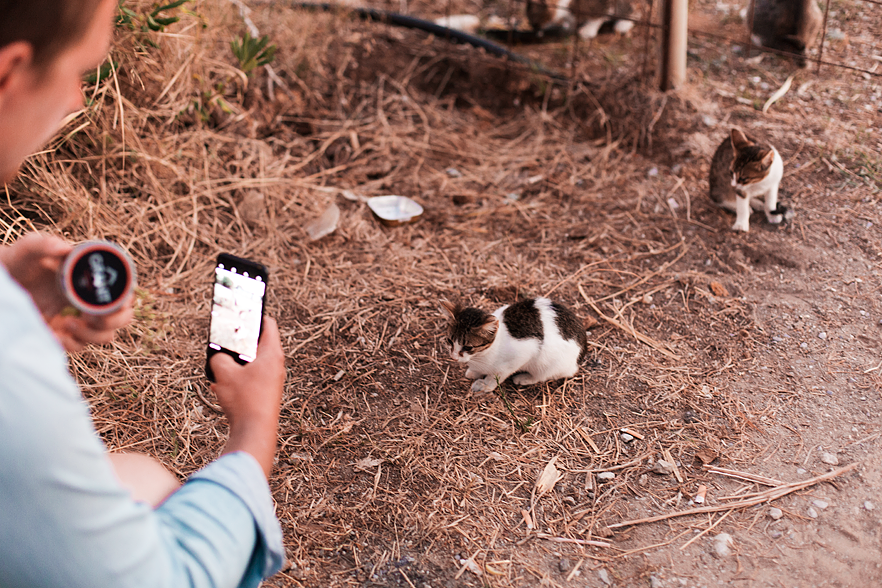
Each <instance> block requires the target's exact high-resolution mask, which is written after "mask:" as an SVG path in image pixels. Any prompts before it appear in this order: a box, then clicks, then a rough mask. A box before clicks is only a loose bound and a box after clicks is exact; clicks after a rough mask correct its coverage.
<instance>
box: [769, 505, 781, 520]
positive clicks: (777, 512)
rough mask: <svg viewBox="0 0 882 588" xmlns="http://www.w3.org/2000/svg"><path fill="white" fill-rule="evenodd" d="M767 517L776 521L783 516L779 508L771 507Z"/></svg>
mask: <svg viewBox="0 0 882 588" xmlns="http://www.w3.org/2000/svg"><path fill="white" fill-rule="evenodd" d="M769 516H770V517H772V519H774V520H776V521H777V520H778V519H780V518H781V517H783V516H784V513H783V512H782V511H781V509H780V508H775V507H774V506H773V507H772V508H770V509H769Z"/></svg>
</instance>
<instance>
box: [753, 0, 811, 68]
mask: <svg viewBox="0 0 882 588" xmlns="http://www.w3.org/2000/svg"><path fill="white" fill-rule="evenodd" d="M823 24H824V16H823V14H821V9H820V8H819V7H818V3H817V1H816V0H756V4H755V6H754V9H753V31H752V32H753V34H754V35H755V36H756V37H757V41H758V44H760V45H763V46H764V47H768V48H769V49H776V50H778V51H786V52H788V53H795V54H796V55H797V60H798V63H799V65H800V67H805V66H806V60H805V56H806V51H808V49H810V48H811V47H812V46H813V45H814V43H815V41H816V40H817V39H818V32H820V30H821V27H822V26H823Z"/></svg>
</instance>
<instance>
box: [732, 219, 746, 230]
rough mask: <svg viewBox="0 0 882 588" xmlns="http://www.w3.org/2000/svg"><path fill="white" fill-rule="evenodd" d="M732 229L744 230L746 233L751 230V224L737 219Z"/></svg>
mask: <svg viewBox="0 0 882 588" xmlns="http://www.w3.org/2000/svg"><path fill="white" fill-rule="evenodd" d="M732 230H733V231H744V232H745V233H746V232H748V231H749V230H750V225H749V224H748V222H747V221H744V222H739V221H735V224H734V225H732Z"/></svg>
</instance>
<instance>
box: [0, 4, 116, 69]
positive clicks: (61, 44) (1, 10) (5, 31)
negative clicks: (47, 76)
mask: <svg viewBox="0 0 882 588" xmlns="http://www.w3.org/2000/svg"><path fill="white" fill-rule="evenodd" d="M101 1H102V0H0V48H2V47H5V46H7V45H9V44H10V43H14V42H16V41H25V42H27V43H30V45H31V47H32V48H33V51H34V56H33V60H34V64H35V65H38V66H41V65H46V64H48V63H49V62H50V61H51V60H52V59H54V58H55V57H56V56H57V55H58V53H60V52H61V51H62V50H64V49H66V48H67V47H68V46H69V45H71V44H73V43H74V41H76V40H77V39H78V38H79V37H81V36H82V35H84V34H85V33H86V30H88V27H89V23H91V22H92V19H93V18H94V17H95V11H96V9H97V8H98V5H99V4H100V3H101Z"/></svg>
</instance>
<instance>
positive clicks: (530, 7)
mask: <svg viewBox="0 0 882 588" xmlns="http://www.w3.org/2000/svg"><path fill="white" fill-rule="evenodd" d="M632 15H633V7H632V5H631V0H527V20H528V21H529V23H530V26H531V27H533V30H536V31H542V30H547V29H551V28H553V27H560V28H562V29H563V30H564V31H565V32H567V33H574V32H578V33H579V36H580V37H582V38H583V39H593V38H594V37H596V36H597V34H598V33H599V32H600V28H601V27H602V26H603V25H604V24H605V23H607V22H611V23H612V24H613V29H614V30H615V32H617V33H619V34H622V35H624V34H627V33H628V32H629V31H630V30H631V29H632V28H633V26H634V22H633V21H631V20H628V18H629V17H631V16H632Z"/></svg>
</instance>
